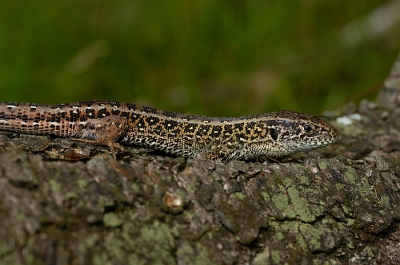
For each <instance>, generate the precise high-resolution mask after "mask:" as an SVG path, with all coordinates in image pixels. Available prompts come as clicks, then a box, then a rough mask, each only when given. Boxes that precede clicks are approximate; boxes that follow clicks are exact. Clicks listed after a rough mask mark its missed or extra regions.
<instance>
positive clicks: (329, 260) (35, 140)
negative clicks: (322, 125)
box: [0, 59, 400, 265]
mask: <svg viewBox="0 0 400 265" xmlns="http://www.w3.org/2000/svg"><path fill="white" fill-rule="evenodd" d="M399 65H400V59H399V60H398V61H397V62H396V63H395V66H394V67H393V69H392V73H391V75H390V76H389V77H388V79H387V80H386V81H385V84H384V88H383V89H382V92H381V95H380V96H379V100H378V103H374V102H368V101H363V102H362V103H361V104H360V106H359V107H357V106H355V105H354V104H349V105H347V106H345V107H343V108H342V109H339V110H337V111H334V112H330V113H326V116H328V117H330V118H331V122H332V124H334V125H335V126H336V128H338V130H339V131H340V134H341V136H340V139H339V140H338V141H337V142H336V143H334V144H332V145H331V146H328V147H326V148H322V149H318V150H314V151H311V152H308V153H299V154H295V155H292V156H290V157H287V158H284V159H282V160H281V161H279V162H276V161H270V162H268V163H266V162H264V163H259V162H239V161H232V162H230V163H229V164H227V165H224V164H222V163H221V162H218V161H210V160H207V159H202V158H193V159H185V158H180V157H177V158H175V157H169V156H165V155H161V154H155V153H149V152H148V150H138V149H135V148H127V150H126V151H125V153H124V154H123V155H120V158H121V159H120V160H118V161H115V160H114V159H113V158H111V157H110V154H109V150H108V149H107V148H104V147H94V146H91V145H88V144H84V143H80V142H76V141H73V140H71V139H62V138H55V137H48V136H29V135H18V134H15V133H8V132H1V133H0V146H1V149H0V194H1V196H0V217H1V218H0V264H60V265H61V264H77V265H78V264H85V265H87V264H99V265H100V264H181V265H183V264H254V265H256V264H399V263H400V226H399V221H400V166H399V165H400V159H399V158H400V108H399V98H400V97H399V96H398V95H399V94H400V93H399V91H400V67H399ZM396 95H397V96H396Z"/></svg>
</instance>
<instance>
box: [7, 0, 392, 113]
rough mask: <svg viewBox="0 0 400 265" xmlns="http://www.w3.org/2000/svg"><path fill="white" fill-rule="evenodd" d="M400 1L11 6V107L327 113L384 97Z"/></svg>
mask: <svg viewBox="0 0 400 265" xmlns="http://www.w3.org/2000/svg"><path fill="white" fill-rule="evenodd" d="M399 2H400V1H398V0H396V1H381V0H368V1H365V0H362V1H361V0H354V1H347V0H325V1H321V0H308V1H298V0H296V1H294V0H285V1H276V0H231V1H227V0H174V1H167V0H163V1H160V0H153V1H151V0H90V1H89V0H86V1H76V0H68V1H67V0H58V1H53V0H52V1H50V0H36V1H1V2H0V101H22V102H37V103H62V102H70V101H82V100H89V99H108V100H118V101H127V102H133V103H138V104H144V105H149V106H153V107H157V108H161V109H168V110H172V111H180V112H186V113H193V114H203V115H217V116H238V115H250V114H257V113H262V112H268V111H272V110H279V109H294V110H299V111H304V112H309V113H313V114H318V113H320V112H322V111H323V110H327V109H334V108H337V107H339V106H341V105H343V104H344V103H346V102H347V101H356V102H357V101H358V100H360V99H362V98H365V97H368V98H370V99H374V97H375V96H376V93H377V91H378V90H379V88H380V86H381V83H382V81H383V80H384V78H385V77H386V76H387V75H388V73H389V70H390V67H391V65H392V63H393V62H394V60H395V59H396V57H397V53H398V50H399V47H400V34H399V33H400V22H399V20H400V19H399V16H400V15H399V14H400V4H399ZM397 8H398V9H397ZM396 10H397V11H396ZM393 11H394V12H393Z"/></svg>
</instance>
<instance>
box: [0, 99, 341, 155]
mask: <svg viewBox="0 0 400 265" xmlns="http://www.w3.org/2000/svg"><path fill="white" fill-rule="evenodd" d="M0 130H4V131H12V132H18V133H25V134H51V135H57V136H61V137H73V138H76V140H79V141H83V142H88V143H93V144H98V145H106V146H109V147H110V148H111V151H112V153H113V155H114V157H115V150H114V147H116V148H118V149H120V150H123V147H122V146H121V145H120V144H118V143H117V141H118V142H120V143H123V144H128V145H134V146H142V147H148V148H151V149H154V150H160V151H163V152H165V153H169V154H174V155H178V156H184V157H194V156H197V155H201V154H205V155H206V156H207V157H208V158H210V159H221V160H222V162H224V163H228V162H229V161H231V160H233V159H237V160H247V159H252V158H257V157H261V156H267V157H281V156H285V155H288V154H291V153H296V152H301V151H308V150H311V149H315V148H319V147H323V146H326V145H328V144H331V143H333V142H334V141H336V139H337V138H338V136H339V133H338V131H337V130H336V129H335V128H334V127H333V126H332V125H330V124H328V123H327V122H325V121H323V120H321V119H319V118H317V117H314V116H312V115H308V114H304V113H299V112H295V111H288V110H282V111H278V112H272V113H267V114H261V115H255V116H245V117H236V118H228V117H207V116H199V115H186V114H180V113H176V112H170V111H163V110H158V109H154V108H150V107H146V106H140V105H136V104H130V103H122V102H114V101H102V100H98V101H85V102H76V103H68V104H59V105H41V104H30V103H16V102H1V103H0Z"/></svg>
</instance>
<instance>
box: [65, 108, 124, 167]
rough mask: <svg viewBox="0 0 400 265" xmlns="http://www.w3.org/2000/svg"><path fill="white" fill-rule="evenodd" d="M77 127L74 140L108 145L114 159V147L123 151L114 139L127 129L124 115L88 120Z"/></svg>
mask: <svg viewBox="0 0 400 265" xmlns="http://www.w3.org/2000/svg"><path fill="white" fill-rule="evenodd" d="M79 129H80V130H79V131H78V132H77V133H76V134H75V135H73V137H75V138H76V139H74V140H76V141H80V142H85V143H91V144H97V145H103V146H108V147H110V150H111V153H112V155H113V157H114V158H115V159H116V155H115V148H117V149H119V150H121V151H124V148H123V147H122V146H121V145H120V144H118V143H117V142H116V141H117V140H118V139H119V138H120V137H121V136H122V135H124V134H125V133H126V131H127V130H128V121H127V119H126V118H125V117H121V116H116V115H111V116H106V117H104V118H100V119H95V120H94V119H93V120H89V121H88V122H87V123H86V124H85V125H83V126H82V127H81V128H79Z"/></svg>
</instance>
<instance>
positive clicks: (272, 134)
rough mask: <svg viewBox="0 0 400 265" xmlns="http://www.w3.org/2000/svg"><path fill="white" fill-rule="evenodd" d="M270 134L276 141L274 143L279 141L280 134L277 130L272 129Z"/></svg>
mask: <svg viewBox="0 0 400 265" xmlns="http://www.w3.org/2000/svg"><path fill="white" fill-rule="evenodd" d="M270 134H271V137H272V139H274V141H276V140H277V139H278V136H279V133H278V131H277V130H275V129H270Z"/></svg>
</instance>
